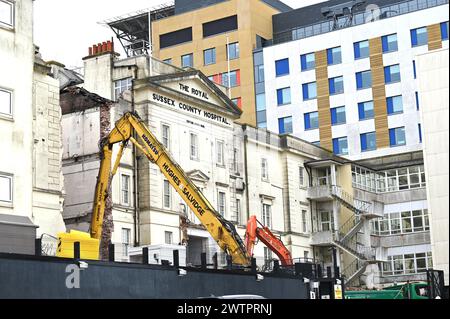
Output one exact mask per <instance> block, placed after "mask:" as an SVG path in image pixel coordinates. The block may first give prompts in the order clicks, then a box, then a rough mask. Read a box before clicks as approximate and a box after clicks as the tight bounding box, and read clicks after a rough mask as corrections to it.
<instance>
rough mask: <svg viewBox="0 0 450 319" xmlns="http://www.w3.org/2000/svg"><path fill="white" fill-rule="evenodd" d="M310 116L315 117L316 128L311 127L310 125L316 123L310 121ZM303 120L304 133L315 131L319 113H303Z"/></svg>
mask: <svg viewBox="0 0 450 319" xmlns="http://www.w3.org/2000/svg"><path fill="white" fill-rule="evenodd" d="M312 114H315V115H317V116H316V117H315V118H317V126H313V125H311V123H316V121H314V122H312V119H311V115H312ZM303 119H304V124H305V131H312V130H317V129H318V128H319V112H318V111H314V112H308V113H304V114H303ZM307 124H308V125H307Z"/></svg>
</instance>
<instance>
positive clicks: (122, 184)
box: [120, 173, 131, 206]
mask: <svg viewBox="0 0 450 319" xmlns="http://www.w3.org/2000/svg"><path fill="white" fill-rule="evenodd" d="M124 178H125V180H126V182H124ZM125 186H126V187H125ZM130 193H131V176H130V175H129V174H124V173H121V174H120V204H121V205H123V206H131V197H130ZM125 194H126V200H125Z"/></svg>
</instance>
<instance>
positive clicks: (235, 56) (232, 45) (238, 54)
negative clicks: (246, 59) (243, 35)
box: [226, 41, 240, 61]
mask: <svg viewBox="0 0 450 319" xmlns="http://www.w3.org/2000/svg"><path fill="white" fill-rule="evenodd" d="M226 47H227V60H230V61H232V60H237V59H239V58H240V48H239V41H237V42H233V43H229V44H227V46H226ZM232 47H234V50H231V48H232ZM233 51H234V52H235V55H234V56H233V57H231V56H230V55H231V54H230V53H231V52H233Z"/></svg>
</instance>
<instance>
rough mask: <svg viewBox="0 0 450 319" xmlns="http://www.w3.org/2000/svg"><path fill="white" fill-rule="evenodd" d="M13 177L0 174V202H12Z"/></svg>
mask: <svg viewBox="0 0 450 319" xmlns="http://www.w3.org/2000/svg"><path fill="white" fill-rule="evenodd" d="M12 190H13V178H12V176H8V175H0V202H8V203H12V200H13V192H12Z"/></svg>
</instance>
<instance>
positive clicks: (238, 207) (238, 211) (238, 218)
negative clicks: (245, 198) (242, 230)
mask: <svg viewBox="0 0 450 319" xmlns="http://www.w3.org/2000/svg"><path fill="white" fill-rule="evenodd" d="M241 212H242V207H241V200H240V199H239V198H236V216H235V219H234V221H235V222H236V223H240V221H241Z"/></svg>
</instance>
